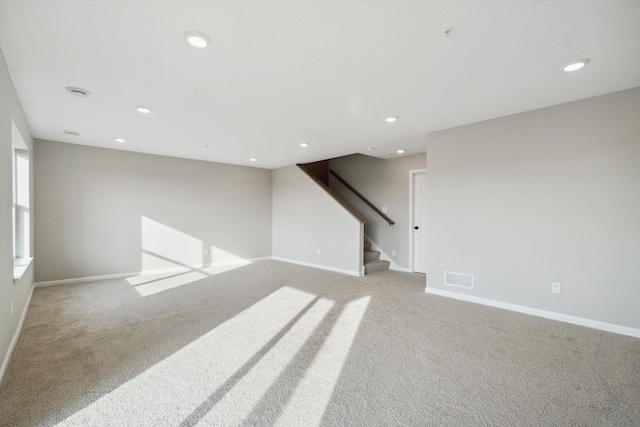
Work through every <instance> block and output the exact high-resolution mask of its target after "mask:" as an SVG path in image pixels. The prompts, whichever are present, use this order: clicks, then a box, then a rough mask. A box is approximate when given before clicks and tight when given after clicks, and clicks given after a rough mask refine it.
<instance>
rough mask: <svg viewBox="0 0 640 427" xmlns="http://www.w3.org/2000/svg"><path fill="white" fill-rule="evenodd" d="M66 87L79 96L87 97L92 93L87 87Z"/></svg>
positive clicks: (68, 90)
mask: <svg viewBox="0 0 640 427" xmlns="http://www.w3.org/2000/svg"><path fill="white" fill-rule="evenodd" d="M65 89H66V90H67V92H69V93H70V94H71V95H75V96H79V97H80V98H86V97H88V96H90V95H91V92H89V91H88V90H86V89H82V88H79V87H73V86H67V87H66V88H65Z"/></svg>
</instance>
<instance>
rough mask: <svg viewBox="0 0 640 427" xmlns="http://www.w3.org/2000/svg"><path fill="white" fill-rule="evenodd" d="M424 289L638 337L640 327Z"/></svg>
mask: <svg viewBox="0 0 640 427" xmlns="http://www.w3.org/2000/svg"><path fill="white" fill-rule="evenodd" d="M424 291H425V292H426V293H428V294H432V295H439V296H442V297H447V298H453V299H457V300H462V301H468V302H473V303H476V304H482V305H488V306H491V307H497V308H502V309H505V310H510V311H516V312H518V313H524V314H530V315H532V316H538V317H544V318H545V319H551V320H557V321H560V322H565V323H572V324H574V325H580V326H586V327H587V328H593V329H599V330H601V331H607V332H613V333H615V334H620V335H628V336H630V337H635V338H640V329H636V328H630V327H628V326H622V325H615V324H613V323H606V322H600V321H598V320H591V319H585V318H583V317H576V316H570V315H568V314H562V313H556V312H553V311H547V310H541V309H539V308H532V307H526V306H524V305H518V304H511V303H508V302H502V301H496V300H492V299H488V298H480V297H476V296H473V295H465V294H460V293H457V292H451V291H444V290H441V289H434V288H425V289H424Z"/></svg>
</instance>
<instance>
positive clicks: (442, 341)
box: [0, 261, 640, 426]
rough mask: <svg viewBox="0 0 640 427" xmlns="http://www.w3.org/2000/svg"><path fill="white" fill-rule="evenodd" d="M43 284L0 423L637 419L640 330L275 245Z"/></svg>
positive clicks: (7, 385)
mask: <svg viewBox="0 0 640 427" xmlns="http://www.w3.org/2000/svg"><path fill="white" fill-rule="evenodd" d="M169 276H171V275H165V276H154V277H149V276H147V277H136V278H132V279H129V280H125V279H122V280H109V281H103V282H94V283H88V284H76V285H64V286H57V287H50V288H42V289H36V290H35V292H34V295H33V300H32V303H31V308H30V309H29V313H28V315H27V318H26V321H25V326H24V330H23V333H22V336H21V338H20V340H19V342H18V345H17V347H16V350H15V352H14V355H13V358H12V360H11V362H10V365H9V368H8V371H7V374H6V377H5V380H4V381H3V384H2V387H1V389H0V424H1V425H2V426H44V425H57V424H59V425H73V426H191V425H203V426H207V425H220V426H236V425H260V426H270V425H282V426H317V425H321V426H341V425H349V426H383V425H384V426H400V425H406V426H428V425H438V426H441V425H444V426H449V425H450V426H482V425H487V426H489V425H491V426H495V425H504V426H516V425H530V426H551V425H563V426H564V425H575V426H591V425H594V426H600V425H610V426H638V425H640V340H638V339H634V338H630V337H625V336H619V335H615V334H611V333H606V332H601V331H596V330H591V329H588V328H583V327H579V326H574V325H568V324H563V323H559V322H554V321H550V320H546V319H541V318H536V317H532V316H527V315H522V314H517V313H513V312H508V311H503V310H499V309H493V308H489V307H484V306H479V305H474V304H471V303H465V302H461V301H455V300H450V299H446V298H442V297H437V296H432V295H427V294H425V293H424V292H423V289H424V276H422V275H417V274H406V273H398V272H392V271H385V272H380V273H376V274H373V275H370V276H367V277H364V278H355V277H348V276H344V275H341V274H337V273H331V272H326V271H320V270H316V269H311V268H306V267H301V266H296V265H291V264H286V263H281V262H276V261H265V262H259V263H255V264H251V265H246V266H242V267H239V268H233V269H232V268H230V267H229V268H225V269H213V268H211V269H205V270H202V271H199V272H192V273H187V274H181V275H174V276H172V277H169Z"/></svg>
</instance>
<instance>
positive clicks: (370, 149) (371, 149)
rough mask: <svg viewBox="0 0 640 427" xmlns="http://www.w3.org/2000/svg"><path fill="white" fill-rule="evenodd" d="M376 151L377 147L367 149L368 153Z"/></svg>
mask: <svg viewBox="0 0 640 427" xmlns="http://www.w3.org/2000/svg"><path fill="white" fill-rule="evenodd" d="M375 149H376V147H369V148H367V151H373V150H375Z"/></svg>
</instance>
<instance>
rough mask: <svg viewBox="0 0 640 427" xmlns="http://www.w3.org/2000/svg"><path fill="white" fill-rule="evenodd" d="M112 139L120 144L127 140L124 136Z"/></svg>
mask: <svg viewBox="0 0 640 427" xmlns="http://www.w3.org/2000/svg"><path fill="white" fill-rule="evenodd" d="M113 140H114V141H115V142H119V143H120V144H124V143H125V142H127V140H126V139H124V138H113Z"/></svg>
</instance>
